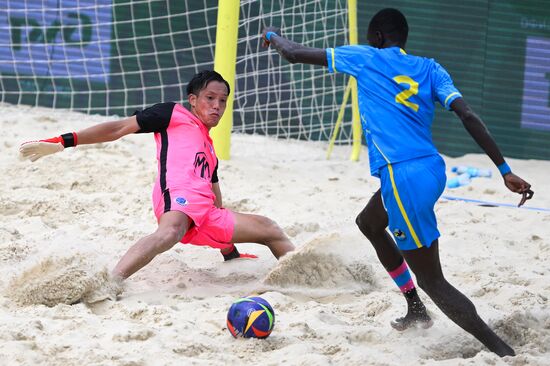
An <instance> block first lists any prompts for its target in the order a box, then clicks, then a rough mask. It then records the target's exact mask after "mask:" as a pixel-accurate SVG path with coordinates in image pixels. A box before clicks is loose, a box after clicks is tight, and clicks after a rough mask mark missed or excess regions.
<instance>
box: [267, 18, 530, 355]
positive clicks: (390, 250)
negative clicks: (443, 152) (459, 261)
mask: <svg viewBox="0 0 550 366" xmlns="http://www.w3.org/2000/svg"><path fill="white" fill-rule="evenodd" d="M407 36H408V24H407V20H406V19H405V17H404V15H403V14H402V13H401V12H400V11H399V10H396V9H383V10H381V11H379V12H378V13H377V14H376V15H374V17H373V18H372V19H371V21H370V23H369V28H368V34H367V39H368V42H369V46H365V45H356V46H343V47H337V48H328V49H319V48H311V47H305V46H303V45H301V44H298V43H295V42H292V41H290V40H288V39H286V38H284V37H282V36H281V33H280V30H279V29H278V28H275V27H267V28H265V29H264V31H263V34H262V38H263V40H264V45H265V46H269V45H271V46H272V47H273V48H275V49H276V50H277V51H278V52H279V54H280V55H281V56H282V57H284V58H285V59H287V60H288V61H289V62H291V63H306V64H313V65H320V66H325V67H328V70H329V72H343V73H346V74H348V75H351V76H353V77H355V78H356V79H357V84H358V89H359V111H360V115H361V123H362V127H363V131H364V134H365V138H366V141H367V146H368V151H369V162H370V169H371V175H373V176H375V177H378V178H379V179H380V183H381V188H380V189H379V190H378V191H377V192H376V193H375V194H374V195H373V197H372V198H371V199H370V201H369V202H368V203H367V206H366V207H365V209H364V210H363V211H362V212H361V213H360V214H359V215H358V216H357V219H356V223H357V225H358V227H359V229H360V230H361V232H362V233H363V234H364V235H365V236H366V237H367V238H368V239H369V241H370V242H371V243H372V245H373V246H374V249H375V250H376V253H377V256H378V258H379V260H380V262H381V263H382V265H383V266H384V267H385V268H386V270H387V271H388V273H389V274H390V276H391V277H392V278H393V279H394V281H395V283H396V284H397V286H398V287H399V288H400V289H401V291H402V292H403V294H404V296H405V298H406V299H407V304H408V311H407V314H406V315H405V316H404V317H403V318H399V319H396V321H395V322H392V326H393V327H394V328H396V329H398V330H403V329H406V328H407V327H409V326H411V325H413V324H417V325H421V326H423V327H429V326H430V325H431V319H430V318H429V316H428V314H427V312H426V308H425V306H424V304H423V303H422V301H421V300H420V298H419V297H418V294H417V292H416V289H415V286H414V282H413V281H412V278H411V275H410V272H409V269H408V268H409V267H410V268H411V269H412V271H413V272H414V274H415V276H416V279H417V281H418V285H419V286H420V288H422V289H423V290H424V291H425V292H426V294H428V296H429V297H430V298H431V299H432V300H433V302H434V303H435V304H436V305H437V306H438V307H439V308H440V309H441V310H442V311H443V313H445V314H446V315H447V316H448V317H449V318H450V319H451V320H453V321H454V322H455V323H456V324H458V325H459V326H460V327H462V328H463V329H464V330H466V331H467V332H469V333H471V334H472V335H473V336H474V337H476V338H477V339H478V340H480V341H481V342H482V343H483V344H484V345H485V346H486V347H487V348H489V349H490V350H491V351H493V352H495V353H496V354H498V355H499V356H509V355H514V350H513V349H512V348H511V347H510V346H508V345H507V344H506V343H505V342H504V341H503V340H502V339H500V338H499V337H498V336H497V335H496V334H495V333H494V332H493V331H492V330H491V329H490V328H489V327H488V326H487V324H486V323H485V322H484V321H483V320H482V319H481V318H480V317H479V315H478V314H477V311H476V309H475V306H474V305H473V304H472V302H471V301H470V300H469V299H468V298H467V297H466V296H464V295H463V294H462V293H461V292H459V291H458V290H457V289H456V288H454V287H453V286H452V285H451V284H450V283H449V282H447V280H446V279H445V277H444V275H443V272H442V270H441V263H440V261H439V248H438V247H439V245H438V238H439V236H440V234H439V231H438V229H437V221H436V217H435V213H434V205H435V203H436V201H437V200H438V198H439V197H440V196H441V193H442V192H443V189H444V188H445V181H446V176H445V163H444V161H443V159H442V158H441V156H440V155H439V153H438V152H437V149H436V148H435V146H434V144H433V142H432V136H431V125H432V120H433V115H434V103H435V101H438V102H439V103H440V104H441V105H443V107H445V108H446V109H448V110H452V111H454V112H455V113H456V115H457V116H458V117H459V118H460V120H461V121H462V123H463V124H464V127H465V128H466V130H467V131H468V132H469V133H470V135H471V136H472V138H473V139H474V140H475V141H476V142H477V143H478V145H479V146H480V147H481V148H482V149H483V150H484V151H485V153H486V154H487V155H488V156H489V158H490V159H491V160H492V161H493V163H494V164H495V165H496V166H497V167H498V169H499V171H500V172H501V174H502V176H503V180H504V184H505V185H506V187H508V189H510V190H511V191H512V192H516V193H519V194H521V195H522V198H521V201H520V203H519V205H520V206H521V205H522V204H523V203H524V202H525V201H526V200H528V199H530V198H531V197H532V196H533V191H532V190H531V185H530V184H529V183H527V182H526V181H524V180H523V179H522V178H520V177H518V176H517V175H515V174H514V173H512V172H511V169H510V167H509V166H508V164H507V163H506V162H505V161H504V158H503V156H502V154H501V152H500V150H499V149H498V147H497V145H496V143H495V141H494V140H493V138H492V137H491V135H490V134H489V132H488V130H487V128H486V127H485V125H484V123H483V122H482V121H481V119H480V118H479V117H478V116H477V115H476V114H475V113H474V112H473V111H472V110H471V109H470V107H469V106H468V104H467V103H466V102H465V101H464V99H463V98H462V95H461V93H460V92H459V91H458V90H457V88H455V86H454V85H453V81H452V79H451V77H450V76H449V74H448V73H447V71H446V70H445V69H444V68H443V67H442V66H441V65H439V64H438V63H437V62H436V61H434V60H433V59H427V58H423V57H417V56H412V55H408V54H407V52H406V51H405V44H406V41H407ZM387 227H389V232H388V231H386V228H387ZM390 232H391V234H393V238H392V235H391V234H390Z"/></svg>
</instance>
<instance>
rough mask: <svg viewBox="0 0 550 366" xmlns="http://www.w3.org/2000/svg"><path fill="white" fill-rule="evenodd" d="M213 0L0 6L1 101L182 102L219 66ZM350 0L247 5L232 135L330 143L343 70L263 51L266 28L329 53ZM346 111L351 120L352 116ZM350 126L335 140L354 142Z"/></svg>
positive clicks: (131, 107) (125, 110)
mask: <svg viewBox="0 0 550 366" xmlns="http://www.w3.org/2000/svg"><path fill="white" fill-rule="evenodd" d="M217 6H218V0H137V1H128V0H124V1H121V0H76V1H75V0H73V1H66V0H0V7H1V9H2V11H1V12H0V74H1V77H0V88H1V101H2V102H8V103H13V104H28V105H35V106H47V107H52V108H68V109H71V110H75V111H82V112H85V113H99V114H105V115H113V114H117V115H121V116H124V115H129V114H132V113H133V112H134V111H135V110H136V109H141V108H144V107H146V106H149V105H152V104H155V103H158V102H163V101H184V100H185V99H186V95H185V86H186V84H187V81H188V80H189V79H190V78H191V77H192V75H193V74H194V73H196V72H198V71H200V70H202V69H208V68H212V67H213V60H214V51H215V36H216V20H217ZM347 16H348V12H347V5H346V0H324V1H320V0H301V1H300V0H271V1H267V0H261V1H260V0H258V1H245V0H242V1H241V7H240V21H239V37H238V39H239V40H238V53H237V76H236V86H235V91H234V92H235V94H234V95H235V110H234V130H235V131H237V132H244V133H259V134H269V135H275V136H277V137H281V138H300V139H308V140H319V139H322V140H326V139H328V137H329V135H330V133H331V131H332V129H333V126H334V123H335V122H336V117H337V114H338V110H339V108H340V104H341V102H342V99H343V94H344V90H345V86H346V79H345V76H343V75H329V74H328V72H327V71H326V70H324V69H323V68H322V67H314V66H304V65H291V64H289V63H288V62H286V61H284V60H282V59H281V57H279V55H278V54H277V53H276V52H274V51H273V50H266V49H263V48H261V45H260V38H259V35H260V32H261V30H262V29H263V27H264V26H265V25H274V26H279V27H281V28H282V30H283V32H284V34H285V35H286V36H288V37H289V38H290V39H293V40H295V41H297V42H300V43H303V44H305V45H308V46H313V47H319V48H325V47H332V46H336V45H341V44H346V43H348V39H347V28H348V25H347ZM350 111H351V108H348V109H347V113H346V119H345V120H346V121H349V120H351V112H350ZM349 131H350V127H349V123H344V125H343V129H342V133H341V134H340V137H339V139H338V140H337V141H340V142H341V141H349V140H350V132H349Z"/></svg>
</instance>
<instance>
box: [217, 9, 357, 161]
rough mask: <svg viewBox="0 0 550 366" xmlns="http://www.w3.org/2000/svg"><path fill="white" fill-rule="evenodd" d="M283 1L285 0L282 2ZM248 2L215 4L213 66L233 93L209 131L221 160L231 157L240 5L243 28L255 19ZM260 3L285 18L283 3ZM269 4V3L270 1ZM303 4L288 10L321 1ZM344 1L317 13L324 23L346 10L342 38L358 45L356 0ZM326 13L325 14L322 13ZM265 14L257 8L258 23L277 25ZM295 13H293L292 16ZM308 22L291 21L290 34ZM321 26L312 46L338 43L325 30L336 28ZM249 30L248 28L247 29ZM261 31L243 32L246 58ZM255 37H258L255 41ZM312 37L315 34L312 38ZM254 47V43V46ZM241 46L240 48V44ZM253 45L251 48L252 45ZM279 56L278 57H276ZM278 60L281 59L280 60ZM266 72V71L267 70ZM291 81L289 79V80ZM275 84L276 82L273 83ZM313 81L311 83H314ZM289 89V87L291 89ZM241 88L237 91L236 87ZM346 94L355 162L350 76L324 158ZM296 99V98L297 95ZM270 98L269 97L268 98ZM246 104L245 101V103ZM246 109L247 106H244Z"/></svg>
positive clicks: (354, 92) (333, 138) (354, 104)
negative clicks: (216, 10) (215, 24)
mask: <svg viewBox="0 0 550 366" xmlns="http://www.w3.org/2000/svg"><path fill="white" fill-rule="evenodd" d="M346 1H347V4H346ZM283 2H284V1H283ZM249 3H251V1H246V0H242V1H239V0H219V2H218V4H219V6H218V18H217V31H216V46H215V61H214V69H215V70H216V71H218V72H220V73H221V74H222V75H223V76H224V78H226V80H227V81H228V83H229V84H230V86H231V89H232V93H231V95H230V96H229V99H228V104H227V109H226V112H225V114H224V116H223V117H222V119H221V120H220V123H219V125H218V126H217V127H216V128H214V129H213V130H212V137H213V140H214V145H215V148H216V152H217V154H218V157H219V158H220V159H222V160H225V159H229V158H230V150H231V149H230V146H231V134H232V132H233V101H234V96H235V95H236V93H237V92H238V90H236V89H235V88H234V86H235V76H236V75H235V74H236V68H237V62H238V60H237V55H236V53H237V46H238V39H239V37H238V34H239V7H240V10H241V11H242V12H243V13H245V14H246V15H248V16H247V17H243V23H245V25H244V26H243V27H241V29H242V28H246V24H250V23H253V22H254V17H252V18H251V17H250V14H251V11H250V8H251V6H248V9H247V4H249ZM260 3H261V5H260V7H262V6H263V5H264V4H263V3H266V7H267V6H268V5H269V6H270V7H271V10H272V13H273V14H275V18H279V17H280V18H283V21H284V9H283V6H281V9H277V7H276V6H274V3H276V1H271V2H270V1H263V2H262V1H260ZM269 3H271V4H269ZM289 3H292V1H290V2H289ZM303 3H304V4H305V5H293V6H291V7H290V11H296V10H297V9H298V10H300V9H307V8H308V3H310V4H312V6H309V7H310V8H316V7H317V6H318V5H320V3H321V1H319V0H314V1H309V2H308V1H304V2H303ZM326 3H330V2H326ZM332 3H333V4H337V3H338V1H333V2H332ZM343 3H344V4H346V5H347V7H344V6H343V7H342V8H340V9H337V8H336V9H333V10H332V12H331V11H330V10H328V9H326V8H325V9H324V13H318V14H317V15H319V16H321V17H323V18H322V19H321V20H320V21H321V22H326V21H327V19H328V20H330V19H331V18H333V17H336V16H338V15H337V14H336V13H337V12H338V11H340V12H345V14H347V19H346V20H345V22H347V24H348V27H347V29H345V27H344V23H345V22H344V21H342V22H341V23H340V28H341V30H342V29H343V30H344V31H347V32H348V34H347V37H344V39H346V38H347V40H348V41H349V44H357V43H358V36H357V29H358V28H357V0H344V1H343ZM325 14H327V15H325ZM345 14H344V15H342V14H341V15H340V16H343V17H345V16H346V15H345ZM265 15H266V13H265V12H264V9H260V10H259V11H258V15H257V19H256V20H257V22H258V23H259V24H260V25H276V24H265V22H266V21H270V18H269V17H267V16H265ZM262 16H264V18H263V19H262V18H261V17H262ZM294 16H295V15H293V17H294ZM300 18H301V17H300V16H295V19H297V20H298V21H299V19H300ZM303 18H307V17H303ZM309 22H312V21H311V20H309ZM307 24H308V20H307V19H305V20H304V22H303V23H302V24H298V25H297V24H291V27H290V28H291V31H290V33H291V34H292V32H293V31H294V30H295V29H297V28H299V27H302V28H301V32H302V33H305V32H307ZM322 29H323V31H324V32H323V33H320V34H319V35H318V36H317V39H313V41H310V42H311V43H313V44H312V46H313V45H315V43H317V44H318V43H319V39H321V40H322V43H321V46H324V47H327V46H332V47H334V46H337V45H338V44H330V43H329V41H328V40H329V39H330V38H329V37H328V36H327V33H328V32H336V33H338V30H337V29H330V28H328V27H326V28H325V27H324V28H322ZM247 31H248V30H247ZM260 31H261V29H257V30H256V34H250V33H246V34H245V37H244V38H245V41H244V42H245V43H246V47H245V50H246V51H247V52H245V54H246V55H245V57H249V56H250V54H248V51H250V49H251V45H250V42H254V41H255V42H256V43H257V44H260V43H261V42H260V40H259V37H258V36H259V32H260ZM283 31H284V32H285V35H286V34H287V29H284V30H283ZM296 33H299V32H296ZM301 36H302V38H306V39H307V37H304V36H303V34H301ZM255 38H258V39H257V40H256V39H255ZM313 38H315V37H313ZM333 40H336V39H335V38H333ZM256 47H257V46H256ZM241 48H242V47H241ZM252 48H254V47H252ZM253 51H255V52H256V55H254V56H255V57H256V58H258V55H257V54H258V53H260V52H261V50H258V49H257V48H256V49H255V50H254V49H253ZM277 57H278V56H277ZM241 59H242V56H241ZM270 61H271V60H270V59H268V60H267V62H270ZM279 62H280V61H279ZM283 62H286V61H283ZM290 67H292V66H291V65H289V66H288V67H287V69H289V68H290ZM289 71H290V72H291V73H292V72H293V71H292V70H289ZM245 72H246V69H245ZM255 72H256V73H259V72H260V71H259V70H257V69H256V70H255ZM267 72H269V70H268V71H267ZM276 72H280V70H276ZM321 72H326V71H325V70H322V71H321ZM240 76H241V77H242V78H246V75H242V74H241V75H240ZM256 76H257V77H258V78H259V75H256ZM290 82H291V81H290ZM274 84H275V83H274ZM313 84H314V83H313ZM259 87H260V88H262V87H265V85H259ZM290 89H292V88H290ZM311 89H312V93H313V94H315V90H314V89H315V88H313V87H312V88H311ZM239 91H240V90H239ZM246 93H250V92H249V91H245V94H246ZM349 95H351V119H352V121H351V134H352V137H351V140H352V141H351V144H352V151H351V155H350V159H351V160H353V161H357V160H359V155H360V152H361V144H362V137H361V136H362V130H361V121H360V115H359V104H358V94H357V82H356V80H355V78H353V77H349V79H348V81H347V85H346V87H345V88H344V89H343V92H342V93H341V98H342V103H341V104H340V108H339V109H338V114H337V117H336V118H335V119H334V120H333V124H332V133H331V134H330V137H329V138H327V140H329V146H328V149H327V158H330V155H331V152H332V150H333V146H334V144H335V142H336V140H337V138H338V136H339V133H340V128H341V126H342V122H343V119H344V116H345V112H346V107H347V103H348V97H349ZM298 98H299V97H298ZM267 99H269V97H268V98H267ZM245 103H246V102H245ZM254 103H257V99H256V100H255V101H254ZM337 107H338V106H336V105H334V106H333V108H334V110H336V108H337ZM245 108H246V107H245ZM267 109H269V106H267ZM295 112H296V113H298V114H299V113H301V111H300V110H296V111H295ZM320 123H321V124H322V123H323V121H321V122H320Z"/></svg>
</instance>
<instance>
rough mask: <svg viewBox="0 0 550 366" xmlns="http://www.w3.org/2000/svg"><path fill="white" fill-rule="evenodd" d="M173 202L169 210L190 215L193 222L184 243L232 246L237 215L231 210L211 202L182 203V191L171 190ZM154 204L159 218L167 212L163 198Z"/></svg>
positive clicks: (219, 246)
mask: <svg viewBox="0 0 550 366" xmlns="http://www.w3.org/2000/svg"><path fill="white" fill-rule="evenodd" d="M170 196H171V204H170V209H169V210H168V211H180V212H183V213H184V214H186V215H187V216H189V218H190V219H191V220H193V223H192V224H191V227H190V228H189V230H187V232H186V233H185V235H184V236H183V238H182V239H181V240H180V241H181V242H182V243H184V244H193V245H208V246H210V247H212V248H218V249H225V248H230V247H231V246H232V245H233V243H232V242H231V238H232V237H233V230H234V228H235V216H234V215H233V212H232V211H231V210H228V209H225V208H217V207H216V206H214V205H213V204H212V203H211V202H208V204H206V203H205V204H191V203H190V204H181V202H182V201H181V199H180V197H183V196H182V195H181V193H180V194H179V195H178V192H173V191H171V192H170ZM155 198H158V197H155V194H153V201H154V202H153V204H154V209H155V216H156V217H157V220H160V217H161V216H162V214H164V212H165V208H164V207H165V203H164V201H163V200H162V199H160V200H159V199H155Z"/></svg>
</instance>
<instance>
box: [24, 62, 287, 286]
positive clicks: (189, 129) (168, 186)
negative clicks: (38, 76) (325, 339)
mask: <svg viewBox="0 0 550 366" xmlns="http://www.w3.org/2000/svg"><path fill="white" fill-rule="evenodd" d="M229 93H230V87H229V84H228V83H227V81H225V80H224V79H223V77H222V76H221V75H220V74H218V73H217V72H215V71H202V72H200V73H198V74H196V75H195V76H194V77H193V78H192V79H191V81H190V82H189V84H188V85H187V95H188V101H189V105H190V106H191V109H190V110H188V109H186V108H185V107H183V106H182V105H180V104H177V103H173V102H168V103H159V104H155V105H153V106H151V107H149V108H146V109H144V110H142V111H137V112H136V113H135V114H134V115H133V116H131V117H129V118H126V119H122V120H118V121H113V122H106V123H101V124H98V125H95V126H92V127H89V128H86V129H84V130H82V131H79V132H73V133H66V134H63V135H61V136H58V137H54V138H49V139H46V140H39V141H31V142H26V143H24V144H22V145H21V147H20V155H21V157H22V158H25V159H29V160H31V161H36V160H38V159H39V158H41V157H43V156H46V155H49V154H53V153H56V152H60V151H62V150H63V149H65V148H67V147H72V146H76V145H77V144H78V145H84V144H95V143H100V142H108V141H114V140H118V139H119V138H121V137H123V136H125V135H128V134H132V133H146V132H152V133H154V136H155V141H156V143H157V160H158V174H157V178H156V181H155V186H154V188H153V206H154V211H155V215H156V217H157V220H158V228H157V230H156V231H155V232H154V233H152V234H150V235H148V236H145V237H143V238H141V239H140V240H138V241H137V243H135V244H134V245H133V246H132V247H130V249H128V251H127V252H126V254H124V256H123V257H122V258H121V259H120V261H119V262H118V264H117V265H116V266H115V268H114V269H113V277H115V279H117V280H123V279H126V278H128V277H129V276H131V275H132V274H133V273H135V272H136V271H138V270H139V269H141V268H142V267H144V266H145V265H146V264H147V263H149V262H150V261H151V260H152V259H153V258H154V257H155V256H156V255H158V254H160V253H162V252H165V251H167V250H168V249H170V248H172V247H173V246H174V245H175V244H176V243H178V242H180V241H181V242H182V243H190V244H195V245H208V246H210V247H212V248H217V249H220V251H221V253H222V255H223V256H224V258H225V260H231V259H235V258H243V257H247V258H255V256H253V255H249V254H241V253H239V251H238V250H237V248H236V247H235V245H234V243H244V242H246V243H259V244H263V245H266V246H267V247H268V248H269V249H270V250H271V252H272V253H273V255H274V256H275V257H276V258H280V257H281V256H283V255H285V254H286V253H288V252H289V251H292V250H293V249H294V246H293V245H292V243H291V242H290V241H289V239H288V237H287V236H286V235H285V234H284V232H283V231H282V230H281V228H280V227H279V226H278V225H277V224H276V223H275V222H274V221H272V220H271V219H269V218H267V217H264V216H259V215H250V214H243V213H238V212H233V211H231V210H228V209H225V208H223V205H222V195H221V190H220V186H219V182H218V159H217V158H216V153H215V151H214V146H213V143H212V139H211V138H210V135H209V131H210V129H211V128H212V127H215V126H217V124H218V122H219V121H220V119H221V117H222V115H223V112H224V111H225V107H226V103H227V97H228V95H229Z"/></svg>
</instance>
